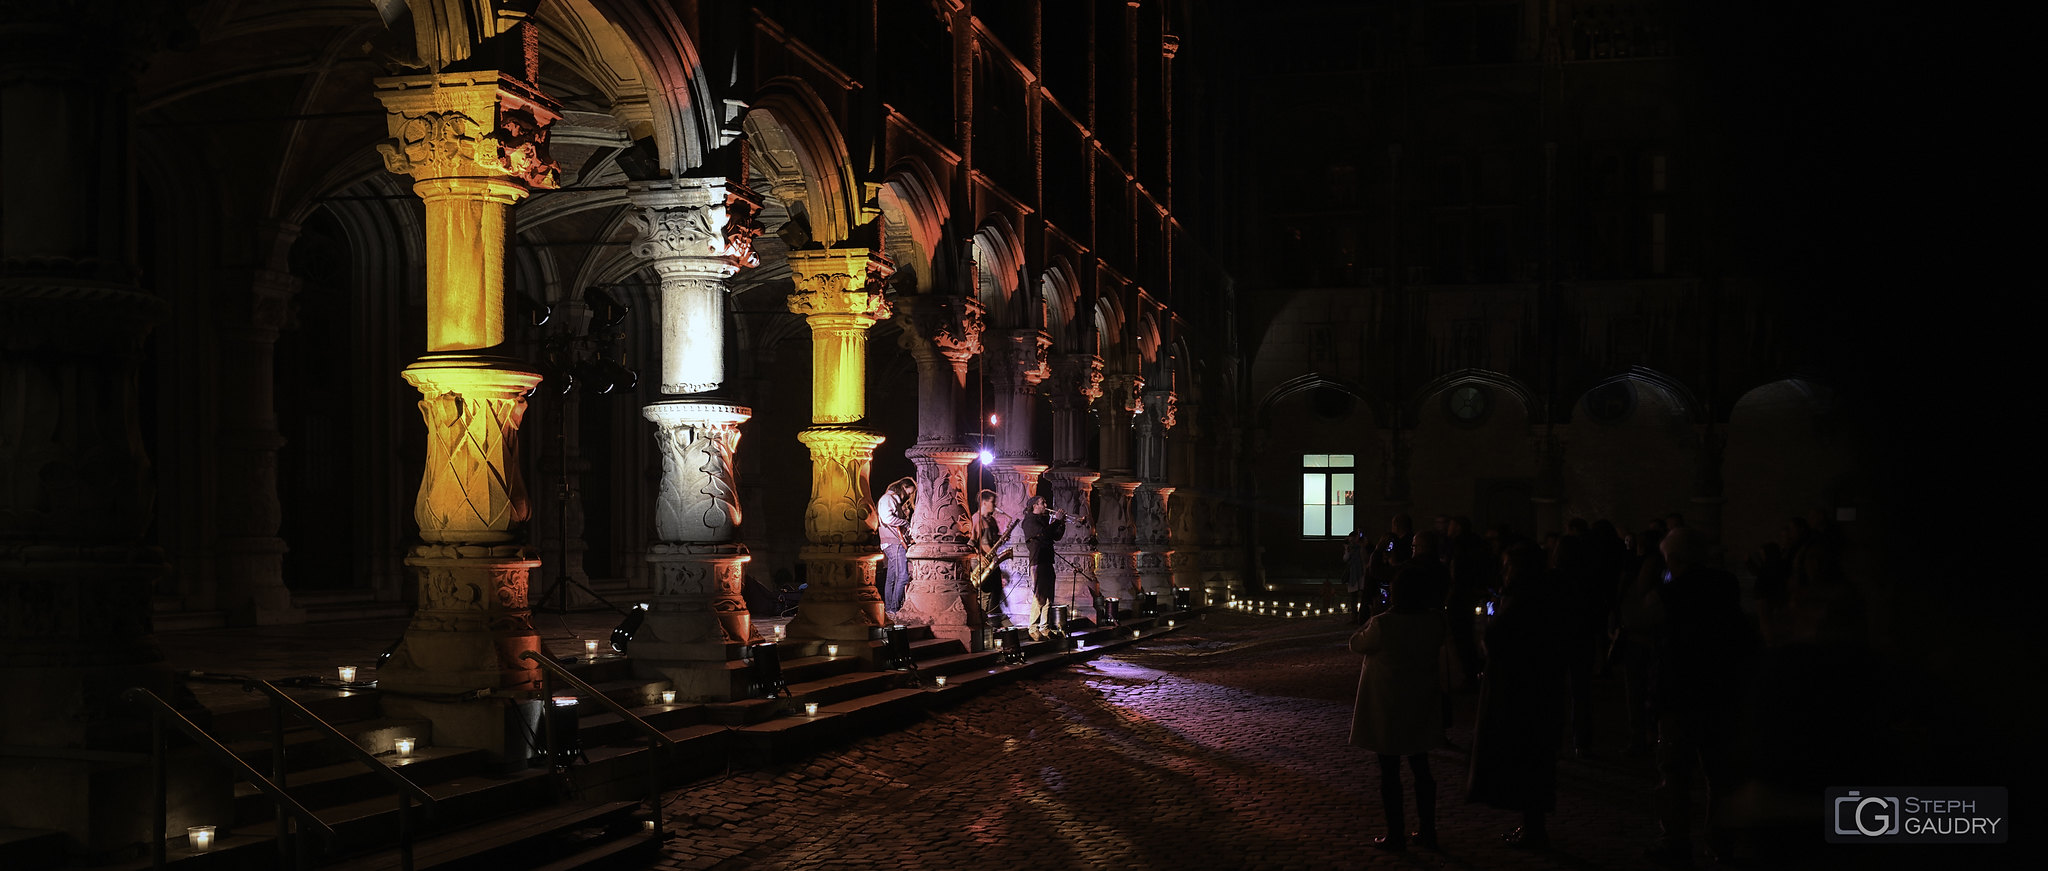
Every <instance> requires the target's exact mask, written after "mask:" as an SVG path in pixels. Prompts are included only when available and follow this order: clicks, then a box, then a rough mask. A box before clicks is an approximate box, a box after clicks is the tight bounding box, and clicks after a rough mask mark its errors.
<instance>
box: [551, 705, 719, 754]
mask: <svg viewBox="0 0 2048 871" xmlns="http://www.w3.org/2000/svg"><path fill="white" fill-rule="evenodd" d="M577 707H578V708H583V707H586V706H584V705H578V706H577ZM587 707H589V708H590V710H589V711H583V712H582V714H583V715H582V716H580V717H578V718H577V720H576V733H577V736H578V738H579V739H580V740H581V741H582V742H583V746H585V747H596V746H603V745H607V744H638V743H641V742H643V741H645V740H646V733H644V732H641V731H640V730H639V729H636V728H634V727H633V725H632V724H631V723H628V722H626V718H624V717H621V716H619V715H618V714H614V713H612V712H611V711H609V710H606V709H605V708H603V707H602V706H599V705H589V706H587ZM626 710H628V711H631V712H632V714H633V716H635V717H639V718H640V719H642V720H645V721H647V722H648V724H650V725H652V726H654V727H655V728H657V729H661V730H663V731H667V730H669V729H680V728H684V727H687V726H695V725H699V724H702V723H705V722H707V721H708V720H710V718H711V713H710V712H709V711H708V710H706V709H705V708H704V706H703V705H681V704H677V705H663V704H658V703H657V704H653V705H628V706H626Z"/></svg>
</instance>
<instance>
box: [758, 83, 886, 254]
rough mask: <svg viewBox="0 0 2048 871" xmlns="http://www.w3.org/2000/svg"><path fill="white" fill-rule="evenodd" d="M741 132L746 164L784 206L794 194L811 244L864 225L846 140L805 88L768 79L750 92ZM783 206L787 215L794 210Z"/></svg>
mask: <svg viewBox="0 0 2048 871" xmlns="http://www.w3.org/2000/svg"><path fill="white" fill-rule="evenodd" d="M744 127H745V129H746V133H747V153H748V155H749V162H750V163H751V164H752V165H753V166H754V167H755V168H757V169H758V170H759V171H761V172H762V173H763V174H764V175H766V176H767V178H768V181H769V184H770V187H771V189H772V190H774V191H779V193H776V196H777V197H779V198H782V199H784V200H785V201H786V200H788V199H790V198H791V197H790V196H787V195H785V194H788V193H795V194H797V196H796V198H797V199H800V200H801V201H802V203H803V208H802V210H801V211H802V213H803V214H804V215H805V218H806V220H807V221H809V223H810V233H811V238H812V239H813V240H815V241H817V242H820V243H823V244H824V245H826V246H828V247H829V246H831V245H833V244H835V243H837V242H840V241H843V240H845V239H846V238H847V237H848V236H850V235H852V233H853V228H854V227H856V226H859V225H861V224H864V223H867V217H866V216H865V215H864V214H863V210H862V208H861V202H862V200H861V198H860V197H859V196H858V192H859V190H860V187H859V186H858V185H857V184H855V182H854V178H853V163H852V160H851V159H850V158H849V156H848V154H849V152H848V151H847V148H846V140H845V138H844V137H842V136H840V135H839V127H838V125H837V124H836V123H834V121H833V119H832V113H831V110H830V109H828V108H827V107H826V106H825V101H824V100H823V99H820V98H819V97H818V93H817V91H814V90H812V89H811V86H810V85H809V84H806V83H805V82H803V81H802V80H800V79H795V78H791V77H788V76H783V77H778V78H774V79H769V80H768V81H767V82H765V83H763V84H762V86H761V88H760V90H759V91H757V92H756V93H755V95H754V100H753V103H752V106H751V108H749V109H748V111H747V115H746V119H745V121H744ZM786 205H789V206H790V212H791V213H792V214H795V213H796V212H797V211H798V210H797V209H796V208H795V206H794V204H787V203H786Z"/></svg>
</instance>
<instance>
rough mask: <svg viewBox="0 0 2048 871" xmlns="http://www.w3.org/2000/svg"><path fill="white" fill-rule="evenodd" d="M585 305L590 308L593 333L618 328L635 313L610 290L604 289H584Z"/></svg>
mask: <svg viewBox="0 0 2048 871" xmlns="http://www.w3.org/2000/svg"><path fill="white" fill-rule="evenodd" d="M583 304H584V305H587V306H590V330H591V331H592V332H595V331H597V330H609V329H611V328H612V327H616V326H618V325H619V322H620V321H623V320H625V319H626V315H627V314H628V313H630V312H632V311H633V310H632V309H631V308H629V307H627V305H626V304H625V303H623V302H620V301H619V298H618V297H617V296H614V295H613V294H612V292H611V291H610V290H608V289H606V288H602V287H587V288H584V289H583Z"/></svg>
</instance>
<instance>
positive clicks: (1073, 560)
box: [1052, 550, 1115, 617]
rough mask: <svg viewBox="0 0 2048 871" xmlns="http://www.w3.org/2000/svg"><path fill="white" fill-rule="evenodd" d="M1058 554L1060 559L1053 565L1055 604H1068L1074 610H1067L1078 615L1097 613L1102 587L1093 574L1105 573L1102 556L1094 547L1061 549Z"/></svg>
mask: <svg viewBox="0 0 2048 871" xmlns="http://www.w3.org/2000/svg"><path fill="white" fill-rule="evenodd" d="M1056 553H1058V554H1059V559H1058V560H1056V561H1055V563H1054V565H1053V597H1052V603H1053V604H1055V605H1066V606H1068V607H1069V609H1070V610H1069V611H1068V612H1067V613H1069V614H1071V615H1072V616H1074V617H1087V616H1090V615H1094V614H1095V597H1096V596H1098V595H1101V590H1100V587H1099V586H1098V584H1097V582H1096V580H1095V578H1091V577H1090V575H1094V576H1095V577H1100V576H1101V572H1102V555H1101V554H1098V553H1096V552H1095V551H1093V550H1073V551H1068V550H1061V551H1056ZM1083 569H1086V571H1085V572H1084V571H1083ZM1110 595H1115V594H1114V593H1112V594H1110Z"/></svg>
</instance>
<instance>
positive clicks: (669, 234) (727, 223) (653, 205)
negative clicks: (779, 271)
mask: <svg viewBox="0 0 2048 871" xmlns="http://www.w3.org/2000/svg"><path fill="white" fill-rule="evenodd" d="M721 187H723V186H721ZM711 193H712V195H713V196H714V197H715V198H714V199H711V200H710V201H708V202H688V201H687V200H688V199H694V198H689V197H660V198H658V199H657V198H653V197H649V198H643V199H642V205H643V208H642V211H641V213H640V214H637V215H633V216H632V220H633V223H634V224H636V225H638V226H639V228H640V233H641V238H640V241H639V242H637V243H635V244H634V246H633V254H634V256H637V257H644V258H647V259H650V260H655V261H663V260H671V259H677V258H687V259H690V260H698V261H704V262H706V264H707V265H708V266H710V268H711V271H713V272H715V273H716V274H718V275H720V276H729V275H732V274H734V273H736V272H738V271H740V270H742V269H747V268H749V267H753V266H758V265H760V262H761V261H760V260H759V259H758V258H757V257H755V256H754V239H755V237H758V236H760V235H761V231H762V227H761V224H760V222H759V221H756V220H754V214H755V211H756V209H755V205H754V202H753V201H752V200H751V199H750V198H749V197H748V195H746V194H745V193H744V192H741V191H738V190H736V189H727V190H725V191H724V192H723V193H720V192H718V191H712V192H711ZM677 199H683V200H685V201H684V202H681V203H680V204H671V203H672V202H673V201H675V200H677Z"/></svg>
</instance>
